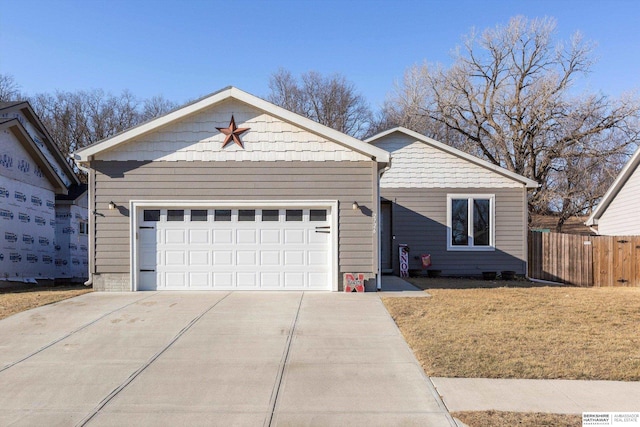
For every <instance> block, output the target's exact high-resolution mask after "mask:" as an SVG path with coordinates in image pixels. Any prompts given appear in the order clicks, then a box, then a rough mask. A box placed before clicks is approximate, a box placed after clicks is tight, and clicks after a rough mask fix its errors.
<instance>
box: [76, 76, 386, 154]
mask: <svg viewBox="0 0 640 427" xmlns="http://www.w3.org/2000/svg"><path fill="white" fill-rule="evenodd" d="M228 99H235V100H238V101H240V102H244V103H245V104H248V105H250V106H253V107H255V108H257V109H259V110H262V111H265V112H267V113H269V114H271V115H273V116H275V117H278V118H280V119H282V120H284V121H287V122H289V123H291V124H294V125H296V126H298V127H300V128H303V129H305V130H308V131H310V132H313V133H316V134H318V135H321V136H322V137H324V138H326V139H328V140H331V141H334V142H336V143H338V144H340V145H342V146H345V147H347V148H350V149H352V150H354V151H357V152H359V153H362V154H364V155H366V156H368V157H370V158H371V159H372V160H374V161H377V162H378V163H382V164H388V163H389V161H390V155H389V153H388V152H387V151H385V150H382V149H380V148H378V147H375V146H372V145H370V144H367V143H366V142H363V141H361V140H359V139H356V138H353V137H351V136H349V135H346V134H344V133H342V132H339V131H337V130H335V129H331V128H329V127H327V126H324V125H321V124H320V123H317V122H314V121H313V120H310V119H308V118H306V117H303V116H301V115H299V114H296V113H293V112H291V111H288V110H286V109H284V108H282V107H279V106H277V105H275V104H272V103H270V102H268V101H265V100H264V99H261V98H258V97H256V96H254V95H251V94H249V93H247V92H244V91H242V90H240V89H238V88H235V87H233V86H229V87H226V88H224V89H222V90H220V91H218V92H214V93H212V94H211V95H207V96H205V97H204V98H201V99H199V100H196V101H194V102H192V103H190V104H187V105H185V106H183V107H181V108H178V109H176V110H173V111H171V112H169V113H167V114H165V115H164V116H161V117H158V118H156V119H153V120H150V121H148V122H146V123H142V124H140V125H138V126H134V127H132V128H130V129H128V130H126V131H124V132H121V133H119V134H117V135H115V136H112V137H110V138H107V139H104V140H102V141H99V142H97V143H95V144H92V145H89V146H87V147H84V148H81V149H80V150H78V151H76V152H75V153H74V159H75V160H76V162H78V163H85V162H88V161H90V160H91V156H94V155H96V154H98V153H102V152H105V151H108V150H111V149H114V148H116V147H117V146H118V145H120V144H123V143H126V142H128V141H129V140H131V139H133V138H136V137H139V136H141V135H145V134H148V133H150V132H153V131H155V130H157V129H158V128H160V127H163V126H166V125H168V124H170V123H174V122H177V121H179V120H181V119H183V118H185V117H187V116H190V115H192V114H196V113H198V112H200V111H202V110H204V109H207V108H210V107H212V106H214V105H216V104H219V103H221V102H223V101H226V100H228Z"/></svg>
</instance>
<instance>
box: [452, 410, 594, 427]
mask: <svg viewBox="0 0 640 427" xmlns="http://www.w3.org/2000/svg"><path fill="white" fill-rule="evenodd" d="M451 415H453V416H454V417H456V418H458V419H459V420H460V421H462V422H463V423H465V424H466V425H468V426H469V427H513V426H522V427H541V426H549V427H580V426H581V425H582V416H581V415H564V414H545V413H541V412H501V411H478V412H452V413H451Z"/></svg>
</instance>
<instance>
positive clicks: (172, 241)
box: [164, 230, 185, 245]
mask: <svg viewBox="0 0 640 427" xmlns="http://www.w3.org/2000/svg"><path fill="white" fill-rule="evenodd" d="M184 235H185V230H166V231H165V240H164V243H165V244H167V245H182V244H184V243H185V238H184Z"/></svg>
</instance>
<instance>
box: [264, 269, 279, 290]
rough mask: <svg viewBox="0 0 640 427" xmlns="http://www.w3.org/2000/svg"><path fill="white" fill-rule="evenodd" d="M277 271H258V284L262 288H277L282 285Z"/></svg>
mask: <svg viewBox="0 0 640 427" xmlns="http://www.w3.org/2000/svg"><path fill="white" fill-rule="evenodd" d="M280 276H281V274H280V273H279V272H273V273H264V272H263V273H260V286H261V287H263V288H279V287H281V285H282V280H281V277H280Z"/></svg>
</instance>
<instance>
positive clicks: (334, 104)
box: [267, 69, 373, 137]
mask: <svg viewBox="0 0 640 427" xmlns="http://www.w3.org/2000/svg"><path fill="white" fill-rule="evenodd" d="M269 88H270V89H271V93H270V94H269V96H268V97H267V99H268V100H269V101H270V102H273V103H274V104H276V105H279V106H281V107H283V108H286V109H287V110H289V111H293V112H295V113H298V114H300V115H303V116H305V117H308V118H310V119H311V120H314V121H316V122H318V123H321V124H323V125H325V126H329V127H331V128H333V129H336V130H339V131H340V132H343V133H346V134H348V135H351V136H355V137H361V136H363V135H365V134H366V133H367V129H368V127H369V126H370V124H371V122H372V119H373V117H372V114H371V110H370V109H369V106H368V105H367V102H366V100H365V99H364V97H363V96H362V95H360V94H359V93H358V92H357V91H356V89H355V86H354V85H353V84H352V83H350V82H348V81H347V80H346V79H345V77H344V76H342V75H340V74H335V75H333V76H330V77H324V76H322V75H321V74H320V73H317V72H315V71H309V72H307V73H304V74H302V76H301V78H300V81H298V80H297V79H296V78H295V77H293V76H292V75H291V73H290V72H289V71H287V70H284V69H280V70H278V71H277V72H276V73H274V74H273V75H272V76H271V78H270V79H269Z"/></svg>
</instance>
